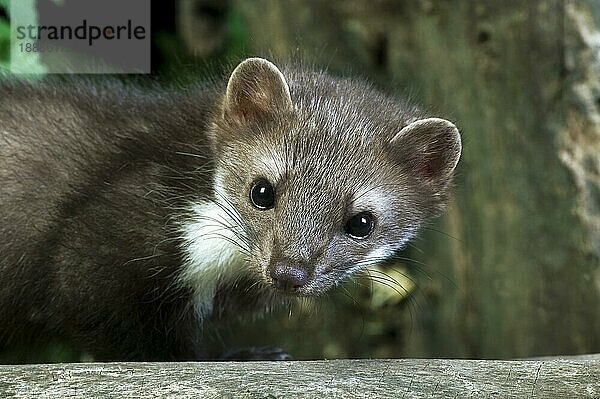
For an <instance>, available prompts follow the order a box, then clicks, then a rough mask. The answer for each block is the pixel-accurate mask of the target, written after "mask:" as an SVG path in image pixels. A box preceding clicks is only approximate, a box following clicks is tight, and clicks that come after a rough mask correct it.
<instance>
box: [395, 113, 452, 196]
mask: <svg viewBox="0 0 600 399" xmlns="http://www.w3.org/2000/svg"><path fill="white" fill-rule="evenodd" d="M390 144H391V145H392V148H393V151H394V154H395V156H396V157H398V158H397V159H398V160H399V161H400V162H402V164H403V166H405V167H407V168H408V170H409V171H410V172H411V173H416V174H417V177H418V178H420V179H421V180H422V181H423V182H424V183H425V184H426V185H428V186H430V187H431V188H433V189H434V190H440V189H443V188H444V187H445V186H446V185H448V183H450V181H451V180H452V174H453V172H454V169H455V168H456V165H457V164H458V160H459V158H460V153H461V150H462V145H461V139H460V133H459V132H458V129H457V128H456V126H454V124H453V123H452V122H449V121H447V120H445V119H440V118H427V119H420V120H417V121H415V122H412V123H410V124H409V125H407V126H405V127H404V128H403V129H402V130H401V131H400V132H399V133H398V134H396V136H394V138H393V139H392V140H391V142H390Z"/></svg>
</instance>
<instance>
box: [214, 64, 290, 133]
mask: <svg viewBox="0 0 600 399" xmlns="http://www.w3.org/2000/svg"><path fill="white" fill-rule="evenodd" d="M291 109H292V99H291V97H290V89H289V87H288V84H287V82H286V80H285V77H284V76H283V74H282V73H281V71H280V70H279V69H278V68H277V67H276V66H275V65H274V64H273V63H271V62H269V61H267V60H265V59H263V58H248V59H247V60H245V61H243V62H241V63H240V64H239V65H238V66H237V67H236V68H235V70H234V71H233V73H232V74H231V77H230V78H229V82H228V83H227V91H226V93H225V98H224V100H223V118H225V119H226V120H228V121H236V122H242V123H243V122H247V121H251V120H253V119H256V118H260V117H262V116H265V115H268V114H273V113H278V112H282V111H283V112H286V111H289V110H291Z"/></svg>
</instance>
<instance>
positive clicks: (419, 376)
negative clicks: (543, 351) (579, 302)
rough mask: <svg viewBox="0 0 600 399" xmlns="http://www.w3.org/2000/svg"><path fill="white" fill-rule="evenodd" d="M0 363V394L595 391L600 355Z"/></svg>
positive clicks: (510, 394)
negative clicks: (499, 358) (517, 358)
mask: <svg viewBox="0 0 600 399" xmlns="http://www.w3.org/2000/svg"><path fill="white" fill-rule="evenodd" d="M584 359H585V360H581V359H579V358H574V359H565V360H539V361H538V360H529V361H527V360H523V361H490V360H426V359H421V360H335V361H310V362H308V361H306V362H247V363H233V362H231V363H88V364H85V363H80V364H53V365H29V366H0V397H2V398H13V397H14V398H157V397H160V398H207V399H208V398H272V399H275V398H369V399H373V398H466V397H474V398H488V397H497V398H598V397H600V356H598V355H596V356H591V357H587V358H584Z"/></svg>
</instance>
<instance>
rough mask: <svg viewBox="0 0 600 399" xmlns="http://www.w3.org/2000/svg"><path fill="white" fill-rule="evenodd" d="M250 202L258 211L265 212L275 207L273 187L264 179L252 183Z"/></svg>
mask: <svg viewBox="0 0 600 399" xmlns="http://www.w3.org/2000/svg"><path fill="white" fill-rule="evenodd" d="M250 201H252V204H253V205H254V206H255V207H257V208H258V209H261V210H265V209H271V208H273V205H275V190H274V189H273V185H272V184H271V183H269V182H268V181H267V180H265V179H258V180H256V181H254V183H252V188H251V189H250Z"/></svg>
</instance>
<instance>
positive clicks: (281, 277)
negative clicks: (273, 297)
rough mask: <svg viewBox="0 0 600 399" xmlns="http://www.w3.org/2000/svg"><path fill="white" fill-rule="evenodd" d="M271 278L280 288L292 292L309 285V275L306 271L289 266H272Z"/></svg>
mask: <svg viewBox="0 0 600 399" xmlns="http://www.w3.org/2000/svg"><path fill="white" fill-rule="evenodd" d="M270 269H271V271H270V274H271V278H272V279H273V282H274V283H275V285H276V286H277V287H278V288H281V289H284V290H291V289H297V288H301V287H303V286H305V285H306V283H308V274H307V273H306V271H305V270H303V269H301V268H299V267H294V266H290V265H288V264H281V263H279V264H276V265H274V266H271V268H270Z"/></svg>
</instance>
